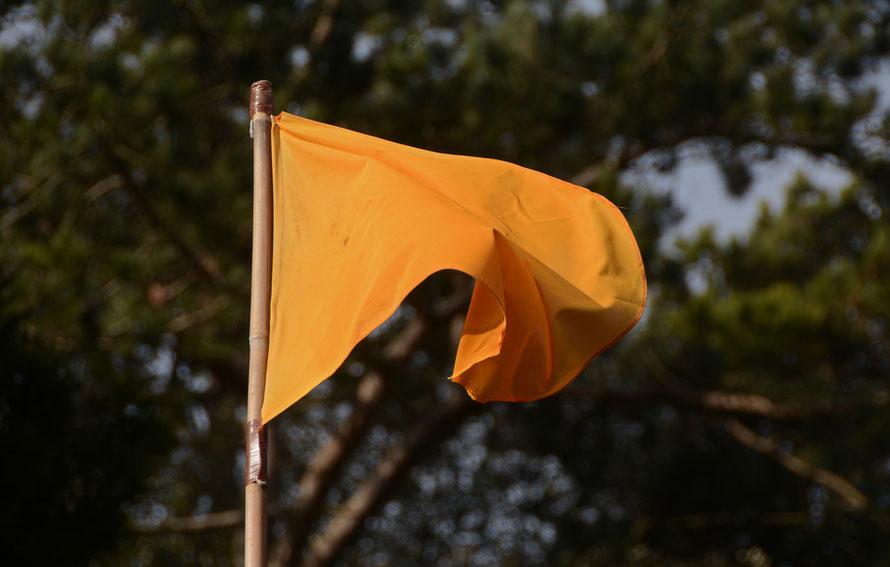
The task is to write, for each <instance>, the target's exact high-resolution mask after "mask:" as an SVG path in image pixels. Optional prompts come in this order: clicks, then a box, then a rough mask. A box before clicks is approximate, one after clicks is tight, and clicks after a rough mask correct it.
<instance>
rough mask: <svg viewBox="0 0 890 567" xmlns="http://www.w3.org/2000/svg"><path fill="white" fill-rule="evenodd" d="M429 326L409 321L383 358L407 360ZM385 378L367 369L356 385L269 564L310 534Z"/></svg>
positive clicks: (289, 555) (278, 562)
mask: <svg viewBox="0 0 890 567" xmlns="http://www.w3.org/2000/svg"><path fill="white" fill-rule="evenodd" d="M428 330H429V326H428V325H427V324H426V322H425V321H424V320H423V319H422V318H420V317H417V318H415V319H413V320H412V321H410V322H409V323H408V324H407V325H405V327H404V328H403V329H402V331H401V332H400V333H398V334H397V335H396V336H395V337H394V338H393V339H392V340H391V341H389V343H387V344H386V346H385V347H384V348H383V359H384V360H385V361H386V362H387V363H390V364H395V363H397V362H400V361H404V360H405V359H406V358H407V357H408V356H409V355H410V354H411V353H412V352H413V351H414V349H415V348H416V346H417V344H418V343H419V342H420V341H421V339H422V338H423V337H424V336H425V335H426V334H427V333H428ZM385 386H386V382H385V380H384V378H383V376H382V375H381V374H380V373H378V372H373V371H372V372H369V373H367V374H366V375H365V376H364V377H363V378H362V379H361V380H360V381H359V385H358V387H357V388H356V395H355V400H354V402H353V411H352V415H350V416H349V419H348V420H346V421H345V422H344V423H343V424H342V425H341V426H340V428H339V429H338V431H337V433H336V434H335V435H334V437H333V439H332V440H331V441H330V442H329V443H328V444H327V445H325V446H324V447H322V448H321V449H319V450H318V451H317V452H316V453H315V455H313V457H312V459H311V460H310V462H309V464H308V466H307V467H306V471H305V472H304V473H303V477H302V478H301V479H300V498H299V500H298V501H297V503H296V504H295V505H294V506H293V507H292V508H291V510H290V512H289V514H288V516H287V522H286V526H285V530H284V533H283V534H282V535H281V536H280V537H279V538H278V539H277V540H276V542H275V544H274V545H273V546H272V548H271V550H270V553H269V564H270V566H273V567H275V566H283V565H287V564H289V563H291V562H292V561H293V560H294V557H295V555H297V556H298V555H299V554H300V552H301V550H302V549H303V548H304V547H305V545H306V541H307V540H308V538H309V531H310V529H311V528H312V526H313V524H314V523H315V522H316V520H318V517H319V516H320V515H321V511H322V506H323V504H324V498H325V496H326V495H327V493H328V490H329V489H330V487H331V485H332V484H333V483H334V481H335V480H336V476H337V473H339V471H340V469H341V468H342V467H343V465H344V464H345V463H346V460H347V459H348V458H349V456H350V455H351V454H352V452H353V451H354V450H355V448H356V447H357V446H358V445H359V442H360V441H361V440H362V439H363V438H364V436H365V433H367V431H368V429H369V428H370V425H371V422H372V419H371V418H372V417H373V415H374V412H375V411H376V410H377V407H378V406H379V405H380V403H381V402H382V401H383V393H384V390H385Z"/></svg>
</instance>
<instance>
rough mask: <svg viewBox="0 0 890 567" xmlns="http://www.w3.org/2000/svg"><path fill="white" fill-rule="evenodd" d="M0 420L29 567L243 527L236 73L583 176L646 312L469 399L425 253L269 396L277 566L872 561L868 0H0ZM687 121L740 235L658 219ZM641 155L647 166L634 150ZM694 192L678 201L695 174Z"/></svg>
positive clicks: (880, 518)
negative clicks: (395, 300) (302, 386)
mask: <svg viewBox="0 0 890 567" xmlns="http://www.w3.org/2000/svg"><path fill="white" fill-rule="evenodd" d="M0 17H2V20H0V77H2V82H0V136H2V139H3V140H4V142H3V143H2V144H0V360H2V362H0V448H2V453H3V455H4V466H3V467H2V473H0V474H2V479H3V483H2V484H3V486H5V487H6V490H7V493H6V496H5V497H4V503H3V505H2V515H0V530H2V533H3V534H4V546H3V548H4V549H3V552H2V554H3V557H4V560H5V561H9V562H10V563H9V564H15V565H32V564H34V565H36V564H45V565H134V566H135V565H230V564H239V563H240V562H241V556H242V543H241V537H242V532H241V522H242V515H241V508H242V506H243V505H242V482H243V474H244V471H243V467H244V465H243V459H244V455H243V447H242V445H243V431H242V423H243V419H244V412H245V410H244V401H245V400H244V398H245V395H246V375H247V372H246V354H247V341H246V337H247V308H248V299H247V298H248V291H249V266H250V223H251V193H250V191H251V190H250V188H251V181H250V180H251V157H252V156H251V151H250V139H249V137H248V134H247V104H246V99H247V94H248V88H249V85H250V83H251V82H252V81H254V80H257V79H263V78H265V79H270V80H271V81H272V82H273V85H274V86H275V95H276V100H277V103H276V111H279V110H288V111H291V112H295V113H299V114H302V115H305V116H307V117H310V118H314V119H317V120H322V121H326V122H330V123H333V124H337V125H342V126H346V127H348V128H351V129H354V130H358V131H361V132H366V133H370V134H374V135H378V136H382V137H386V138H389V139H393V140H396V141H399V142H403V143H407V144H412V145H417V146H420V147H423V148H427V149H432V150H439V151H447V152H456V153H464V154H471V155H480V156H488V157H495V158H501V159H506V160H509V161H513V162H516V163H520V164H522V165H526V166H528V167H532V168H535V169H539V170H542V171H544V172H546V173H549V174H551V175H554V176H557V177H561V178H564V179H570V180H574V181H575V182H576V183H579V184H581V185H585V186H587V187H590V188H591V189H592V190H594V191H597V192H600V193H602V194H604V195H606V196H607V197H609V198H610V199H611V200H613V201H614V202H615V203H616V204H618V205H620V206H621V207H623V210H624V212H625V214H626V216H627V218H628V220H629V221H630V223H631V225H632V226H633V228H634V230H635V232H636V235H637V238H638V240H639V243H640V246H641V249H642V251H643V255H644V259H645V264H646V268H647V274H648V278H649V284H650V302H649V306H648V308H647V313H646V315H645V317H644V319H643V321H642V322H641V323H640V324H639V325H638V326H637V328H636V329H635V330H634V331H633V332H632V333H631V334H630V335H629V336H628V337H626V338H625V340H623V341H622V342H621V343H619V344H618V345H617V346H615V347H613V348H612V349H610V350H609V351H607V352H606V353H605V354H604V355H602V356H601V357H600V358H598V359H597V360H595V361H594V363H593V364H591V366H590V367H589V368H588V369H587V371H585V372H584V373H583V374H582V375H581V376H580V377H579V378H578V379H577V380H576V381H575V382H574V383H573V384H572V385H571V386H570V387H569V388H567V389H566V390H565V391H563V392H561V393H559V394H558V395H556V396H554V397H552V398H550V399H547V400H543V401H540V402H536V403H532V404H525V405H509V404H500V403H495V404H488V405H478V404H472V403H469V402H467V401H466V400H467V399H466V395H465V394H464V393H463V391H462V390H461V389H460V388H459V387H457V386H454V385H452V384H451V383H449V382H448V381H447V380H445V379H444V377H445V376H448V375H449V374H450V369H451V368H450V364H451V362H452V360H453V353H454V349H455V344H454V336H455V334H456V332H458V331H459V330H460V326H461V322H462V321H461V313H462V312H463V311H465V307H466V305H467V300H468V297H469V293H470V289H471V284H472V282H471V281H469V280H468V279H467V278H464V277H459V275H455V274H452V273H440V274H437V275H436V276H434V277H432V278H430V279H429V280H428V281H426V282H425V283H424V284H423V285H422V286H421V287H420V288H418V289H417V290H416V291H415V292H414V293H413V294H412V295H411V296H410V297H409V298H408V299H407V300H406V301H405V303H404V304H403V305H402V307H400V309H399V311H398V312H397V313H396V314H395V315H394V317H393V318H392V319H391V320H390V321H389V322H388V323H387V324H385V325H384V326H383V327H382V328H381V329H379V330H378V331H375V333H374V334H373V335H372V336H371V337H369V338H368V339H367V340H366V341H364V342H363V343H362V344H361V345H360V346H359V347H358V348H357V350H356V351H355V352H354V353H353V355H352V356H351V357H350V359H349V360H348V361H347V362H346V364H344V366H343V368H342V370H341V371H340V372H339V373H338V374H337V375H336V376H335V377H334V378H333V379H332V380H329V381H327V382H325V383H324V384H322V385H321V386H320V387H319V388H317V389H316V390H315V391H314V392H313V393H312V395H310V396H309V397H308V398H306V399H305V400H303V401H301V402H300V403H299V404H297V405H296V406H295V407H293V408H291V409H290V410H289V411H288V412H286V413H285V414H284V415H282V416H281V417H279V418H277V419H276V420H275V421H274V422H273V424H272V430H271V431H272V437H271V439H270V443H271V450H272V459H273V462H272V471H271V474H272V478H271V485H270V501H271V510H270V512H271V519H270V536H269V537H270V553H271V557H272V564H274V565H305V566H310V565H313V566H320V565H358V566H374V565H469V566H493V565H507V566H509V565H566V566H582V565H610V566H612V565H614V566H618V565H628V566H630V565H633V566H650V565H651V566H656V565H660V566H664V567H667V566H677V565H690V566H694V565H708V566H735V565H745V566H751V567H768V566H775V567H792V566H795V567H796V566H808V567H810V566H823V565H824V566H827V565H851V566H859V565H862V566H883V565H888V564H890V510H888V508H890V412H888V405H890V390H888V386H890V384H888V377H890V342H888V337H890V329H888V314H890V293H888V291H887V283H886V282H887V281H888V280H890V223H888V214H887V213H888V206H890V114H888V111H887V109H886V108H884V109H883V110H881V109H880V107H879V106H878V98H877V94H876V93H875V92H874V91H873V90H872V89H871V88H870V86H869V85H870V83H869V81H868V77H869V76H870V74H871V73H874V72H875V70H876V69H878V68H879V67H880V65H886V64H887V63H886V61H887V57H888V51H890V4H888V3H887V2H886V0H849V1H846V2H840V1H826V0H823V1H820V2H808V1H803V0H752V1H749V2H735V1H731V0H606V1H603V2H601V1H597V0H587V1H582V0H554V1H552V2H546V1H542V0H537V1H530V0H505V1H475V0H422V1H404V0H364V1H356V0H342V1H338V0H287V1H284V0H270V1H267V2H263V3H255V4H242V3H239V2H222V1H220V2H211V1H209V0H172V1H170V2H154V1H145V0H124V1H120V2H110V1H96V0H67V1H63V2H59V1H52V0H34V1H26V2H0ZM690 152H692V153H696V154H698V155H704V156H706V157H707V159H708V160H710V162H712V163H713V164H715V165H716V167H717V168H718V170H719V171H720V173H721V177H720V179H719V181H718V182H715V183H714V186H713V187H712V188H710V189H709V190H711V191H714V192H728V193H729V194H731V195H733V196H735V197H736V198H738V199H743V198H745V195H746V193H747V192H748V189H749V188H750V186H751V184H752V181H753V180H754V179H755V175H754V174H753V173H752V172H753V171H754V168H756V166H757V164H761V163H768V162H775V163H783V162H782V161H781V160H782V159H783V158H784V156H788V155H789V154H791V153H795V155H800V154H803V155H807V156H810V157H811V158H813V159H818V160H822V161H827V162H828V163H831V164H834V166H835V167H838V168H841V169H843V170H844V171H846V172H847V174H848V176H849V180H850V181H849V185H848V186H847V187H846V188H844V189H843V190H840V191H834V192H831V193H826V192H824V191H822V190H820V189H819V188H817V187H816V186H815V185H814V182H813V180H812V179H810V178H809V177H808V176H807V173H808V172H807V171H802V172H801V174H800V175H799V176H798V178H797V179H796V181H794V183H793V184H791V186H790V187H788V188H787V196H786V201H785V205H784V208H782V209H781V210H770V209H767V208H764V209H763V211H762V213H761V215H760V217H759V218H758V219H757V221H756V225H755V226H754V228H753V230H752V231H751V232H750V234H747V235H744V236H742V237H738V238H735V239H732V240H728V239H725V238H718V237H717V236H716V233H715V232H714V231H713V230H709V229H707V228H706V229H703V230H702V231H701V232H700V233H698V234H697V235H696V236H695V237H692V238H685V239H683V240H680V241H677V242H675V241H674V240H673V238H669V237H665V236H664V235H665V233H666V232H668V231H670V230H671V229H672V228H673V227H675V226H676V225H677V223H678V222H679V221H680V219H681V217H682V214H683V210H682V208H681V207H678V206H677V203H676V200H675V199H672V195H674V194H675V192H676V190H677V189H678V186H677V185H676V183H672V184H669V185H670V186H669V187H668V191H663V190H661V191H658V190H654V189H653V188H652V187H651V186H650V184H649V183H648V182H647V181H646V180H647V179H650V178H651V175H657V174H659V172H661V173H663V172H671V171H674V170H675V169H676V168H677V167H679V165H680V164H682V162H683V156H684V155H688V154H689V153H690ZM650 174H651V175H650ZM693 206H694V205H693Z"/></svg>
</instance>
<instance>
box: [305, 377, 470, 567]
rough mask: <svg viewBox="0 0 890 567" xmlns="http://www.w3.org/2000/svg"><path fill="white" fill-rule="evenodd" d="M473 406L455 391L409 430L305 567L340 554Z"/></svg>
mask: <svg viewBox="0 0 890 567" xmlns="http://www.w3.org/2000/svg"><path fill="white" fill-rule="evenodd" d="M473 406H474V403H473V402H472V401H471V400H470V399H469V398H468V397H467V396H466V395H465V394H464V393H463V392H459V391H455V392H454V394H453V395H452V397H451V399H450V400H449V401H448V402H446V403H445V404H444V405H441V406H439V407H438V408H437V409H436V410H435V411H433V412H431V413H430V414H428V415H427V416H426V417H425V418H423V419H421V420H420V422H418V423H417V424H416V425H415V426H414V427H411V428H410V429H409V431H410V433H409V434H408V436H407V438H406V440H405V442H404V444H402V445H397V446H395V447H392V448H391V449H390V450H389V452H387V454H386V456H384V457H383V459H382V460H381V461H380V463H379V464H378V465H377V469H376V472H375V475H374V477H372V478H371V479H370V480H368V481H367V482H366V483H365V484H364V485H363V486H362V487H361V488H360V489H359V490H358V491H356V492H355V493H354V494H353V495H352V496H351V497H350V498H349V500H347V501H346V502H345V503H344V504H343V505H342V506H341V508H340V510H339V511H338V513H337V514H336V515H335V516H334V518H333V519H332V520H331V522H330V523H329V524H328V525H327V527H326V528H325V530H324V531H323V532H322V533H321V534H320V535H319V537H318V540H317V541H316V542H315V544H314V545H313V546H312V555H311V556H310V557H307V558H306V559H305V560H304V561H303V562H302V563H301V564H300V565H301V566H302V567H325V566H327V565H330V564H331V562H332V561H333V560H334V558H336V556H337V554H338V553H339V552H340V550H341V549H342V548H343V546H344V545H345V544H346V543H347V542H348V541H349V539H350V538H351V537H352V536H353V535H354V534H355V532H356V531H358V529H359V528H360V527H361V526H362V524H363V523H364V521H365V519H366V518H367V517H368V516H370V515H371V514H372V513H373V512H374V510H375V509H376V508H377V507H378V506H379V505H380V504H381V503H382V502H383V501H384V499H385V498H386V496H387V494H388V493H389V491H390V490H391V489H392V488H393V486H394V484H395V481H396V479H397V478H398V477H399V475H400V474H401V473H403V472H404V471H405V470H406V469H407V468H408V467H409V466H410V465H412V464H413V463H414V462H415V461H416V460H417V459H418V458H419V457H420V456H421V454H422V453H423V451H425V450H428V449H430V448H432V447H433V445H434V441H435V439H436V438H437V437H440V436H443V435H444V434H445V433H446V432H449V431H453V428H449V427H447V425H448V424H449V423H451V422H452V421H455V420H457V419H458V418H460V417H461V416H463V415H465V414H466V413H467V412H468V411H469V410H470V409H471V408H472V407H473Z"/></svg>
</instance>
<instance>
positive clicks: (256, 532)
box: [244, 81, 274, 567]
mask: <svg viewBox="0 0 890 567" xmlns="http://www.w3.org/2000/svg"><path fill="white" fill-rule="evenodd" d="M273 104H274V97H273V94H272V83H270V82H269V81H257V82H255V83H254V84H253V85H251V87H250V103H249V111H250V135H251V137H252V138H253V264H252V270H251V280H250V337H249V339H248V340H249V344H250V366H249V370H248V386H247V451H246V457H245V487H244V506H245V507H244V511H245V513H244V565H245V567H265V565H266V522H267V520H266V430H265V428H264V427H263V422H262V418H261V415H260V411H261V409H262V407H263V391H264V389H265V386H266V357H267V356H268V354H269V293H270V289H271V279H272V139H271V129H272V116H271V115H272V107H273Z"/></svg>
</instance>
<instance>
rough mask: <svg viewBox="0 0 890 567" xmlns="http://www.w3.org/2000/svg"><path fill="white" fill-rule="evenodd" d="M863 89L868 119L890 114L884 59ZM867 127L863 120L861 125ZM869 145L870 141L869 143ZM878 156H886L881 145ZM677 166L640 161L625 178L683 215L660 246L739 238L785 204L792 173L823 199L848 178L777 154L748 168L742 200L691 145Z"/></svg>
mask: <svg viewBox="0 0 890 567" xmlns="http://www.w3.org/2000/svg"><path fill="white" fill-rule="evenodd" d="M862 86H864V87H872V88H874V89H876V91H877V94H878V102H877V105H876V108H875V110H874V112H873V114H872V117H874V116H877V115H879V114H881V113H883V112H887V111H888V110H890V59H885V60H883V61H882V62H881V63H880V64H879V65H878V66H877V68H876V69H874V70H873V71H872V72H870V73H868V74H867V75H866V77H865V78H864V80H863V85H862ZM866 122H867V120H866ZM873 142H874V141H873ZM874 143H876V144H879V149H878V151H890V144H888V143H887V141H884V142H883V143H881V142H874ZM680 156H681V157H680V163H679V164H678V166H677V167H676V168H675V169H674V170H672V171H671V172H669V173H658V172H657V171H656V170H655V168H654V167H652V166H647V165H646V164H645V159H644V160H641V161H642V162H643V163H641V164H640V166H638V167H637V168H632V169H631V171H629V172H628V174H627V175H626V177H625V181H626V182H628V183H630V184H641V185H643V186H648V187H650V188H651V189H652V190H654V191H656V192H666V191H672V192H673V196H674V199H675V202H676V204H677V205H678V206H679V207H680V208H681V209H683V211H684V213H685V216H684V218H683V220H682V221H681V222H680V224H679V225H678V226H676V227H675V228H674V229H672V230H671V231H669V232H668V233H667V234H666V235H665V238H664V239H663V241H662V245H663V246H667V247H671V246H672V245H673V243H674V242H675V241H676V239H677V238H678V237H692V236H694V234H695V233H696V232H697V231H698V230H699V229H700V228H701V227H703V226H706V225H712V226H713V227H714V233H715V236H716V237H717V239H718V240H720V241H727V240H729V239H730V238H733V237H735V238H745V237H747V236H748V235H749V232H750V230H751V228H752V227H753V226H754V223H755V221H756V220H757V217H758V215H759V212H760V207H761V203H766V204H767V206H768V207H769V208H770V210H771V211H773V212H778V211H780V210H781V208H782V207H783V206H784V203H785V188H786V187H788V185H789V184H790V183H791V182H792V181H794V179H795V177H796V176H797V175H798V174H803V175H805V176H806V177H807V178H808V179H809V180H810V182H811V183H812V184H813V185H815V186H816V187H818V188H820V189H823V190H825V191H826V192H827V193H829V194H835V195H836V194H838V193H839V192H840V191H841V190H842V189H844V188H845V187H847V186H848V185H849V184H850V182H851V181H852V180H853V178H852V177H851V176H850V174H849V173H848V172H847V171H846V170H844V168H843V167H841V166H840V165H839V164H838V163H837V162H836V161H834V160H832V159H815V158H812V157H810V156H808V155H807V154H806V153H805V152H803V151H800V150H784V151H781V152H780V153H779V154H778V155H777V156H776V158H775V159H772V160H769V161H760V162H756V163H755V164H754V167H753V168H752V173H753V176H754V179H753V182H752V184H751V187H750V189H749V191H748V192H747V193H746V194H745V196H744V197H742V198H735V197H732V196H731V195H729V194H728V193H727V192H726V191H725V190H717V191H715V190H714V188H715V187H719V188H722V187H723V185H724V184H723V180H722V179H721V176H720V173H719V171H718V169H717V167H716V165H715V163H714V162H713V160H711V159H710V158H709V157H707V156H706V155H704V154H703V152H702V151H701V150H700V149H696V147H694V145H691V146H690V147H685V148H682V149H681V151H680Z"/></svg>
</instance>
